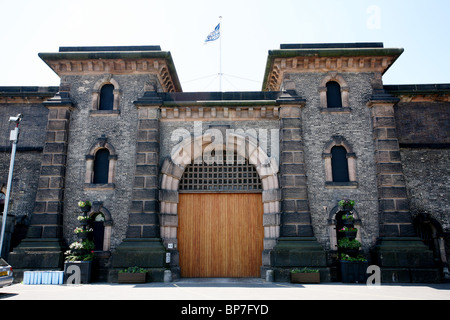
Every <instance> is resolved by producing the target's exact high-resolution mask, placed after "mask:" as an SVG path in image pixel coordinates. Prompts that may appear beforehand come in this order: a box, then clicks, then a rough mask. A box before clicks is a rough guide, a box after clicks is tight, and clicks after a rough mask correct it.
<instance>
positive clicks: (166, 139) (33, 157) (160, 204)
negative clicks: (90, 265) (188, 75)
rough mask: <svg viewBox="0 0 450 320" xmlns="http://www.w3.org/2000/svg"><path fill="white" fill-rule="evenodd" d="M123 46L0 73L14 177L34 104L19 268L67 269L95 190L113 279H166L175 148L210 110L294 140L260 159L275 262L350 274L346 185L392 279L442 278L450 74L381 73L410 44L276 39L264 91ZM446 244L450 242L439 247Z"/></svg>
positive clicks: (368, 247) (217, 124) (173, 229)
mask: <svg viewBox="0 0 450 320" xmlns="http://www.w3.org/2000/svg"><path fill="white" fill-rule="evenodd" d="M113 49H114V48H105V47H89V48H88V47H80V48H62V49H61V50H60V52H58V53H46V54H41V55H40V56H41V58H42V59H43V60H44V61H45V62H46V63H47V64H48V65H49V66H50V68H52V69H53V70H54V71H55V72H56V73H57V74H58V75H59V76H60V77H61V86H60V87H59V88H57V87H50V88H44V87H42V88H41V87H0V115H1V120H2V121H1V122H0V128H2V130H0V138H1V139H2V141H3V142H0V148H1V150H2V151H3V155H4V156H3V161H2V162H3V166H2V167H1V168H0V175H1V177H2V180H3V181H4V182H6V179H7V174H8V163H9V153H10V148H9V141H8V136H9V129H10V128H9V127H8V128H7V126H8V125H7V119H8V117H9V116H12V115H15V114H17V113H23V114H24V120H23V122H22V123H21V129H22V133H21V136H20V142H19V145H18V155H17V159H16V170H15V178H14V185H13V191H12V206H11V210H10V213H12V214H13V215H15V216H16V217H17V218H18V217H26V219H18V220H20V221H26V222H24V224H25V225H26V226H27V229H28V233H27V236H26V238H25V239H23V241H22V242H21V243H20V244H19V245H18V246H17V247H15V248H12V249H13V250H12V252H11V253H10V260H11V263H12V264H13V267H14V268H15V269H16V270H18V271H19V273H20V270H26V269H59V268H61V267H62V261H63V252H64V250H65V248H66V246H67V244H68V243H70V242H71V241H73V240H74V235H73V228H74V227H75V226H76V225H77V224H78V222H77V220H76V217H77V216H78V207H77V202H78V201H79V200H81V199H88V200H91V201H92V202H94V203H95V204H94V206H93V211H92V212H91V213H92V214H94V213H97V212H98V213H102V215H103V216H104V218H105V220H104V225H105V235H106V236H105V242H104V246H103V249H104V250H102V251H99V252H97V253H96V255H97V256H96V259H97V260H98V261H99V265H100V266H101V271H100V273H101V276H100V277H99V279H103V280H105V281H115V280H116V277H117V270H118V269H120V268H124V267H128V266H134V265H139V266H141V267H147V268H149V269H151V270H152V271H151V279H153V280H157V281H162V279H163V274H164V270H165V269H170V270H172V272H173V273H174V275H175V276H176V274H177V273H179V260H178V259H179V257H178V251H177V248H176V245H177V225H178V216H177V204H178V183H179V180H180V179H181V176H182V174H183V172H184V169H185V167H184V166H183V165H180V164H175V163H173V162H172V160H170V155H171V151H172V149H173V147H174V146H175V144H176V143H177V141H174V140H171V138H172V133H173V131H174V130H176V129H182V130H184V131H186V132H190V134H191V135H195V134H198V132H196V128H195V125H198V124H199V123H201V125H202V127H203V129H202V131H201V132H200V135H204V134H205V132H206V130H208V129H211V128H218V130H222V132H225V129H231V130H238V129H244V130H253V129H255V130H258V129H264V130H269V131H270V130H276V131H278V132H279V151H278V150H277V151H275V152H276V154H271V152H272V150H275V149H271V151H270V152H268V153H267V154H265V156H266V157H267V158H263V157H262V158H260V159H259V158H253V159H252V161H254V163H255V166H257V170H258V173H259V174H260V178H261V180H262V185H263V189H264V190H263V191H262V192H263V203H264V228H265V229H264V232H265V237H264V252H263V266H262V267H261V273H262V276H264V274H263V273H264V272H265V271H266V270H270V269H275V276H276V277H278V279H279V280H280V279H286V277H287V275H288V273H287V272H288V270H289V269H290V268H292V267H299V266H310V267H318V268H320V271H321V276H322V279H324V280H327V281H328V280H330V279H331V280H336V278H333V277H332V276H331V274H333V271H332V268H333V267H332V265H333V263H334V262H333V261H335V259H336V256H335V255H336V221H335V219H336V217H335V214H336V212H337V202H338V201H339V200H340V199H344V198H351V199H354V200H355V201H356V203H357V206H356V209H357V215H358V227H359V228H360V235H359V236H360V240H361V242H362V245H363V253H364V254H365V255H366V256H367V257H369V258H370V259H371V261H370V262H371V263H374V264H375V263H376V264H378V265H380V266H381V267H382V269H383V281H387V282H390V281H407V282H409V281H418V280H422V281H424V280H426V281H436V279H437V278H439V275H442V272H443V271H444V272H445V271H447V270H448V268H447V261H448V259H449V258H450V255H449V249H448V242H449V232H450V219H449V217H448V212H449V209H450V208H449V205H448V198H449V194H450V191H449V187H448V186H449V185H450V181H449V179H450V178H449V177H450V172H449V171H448V170H449V169H448V165H449V160H450V159H449V157H450V154H449V149H450V140H449V139H450V138H449V137H450V125H449V120H450V102H449V94H450V89H449V88H450V87H449V86H448V85H433V86H420V85H414V86H402V85H397V86H383V83H382V74H383V73H384V72H385V71H386V70H387V69H388V68H389V67H390V65H391V64H392V63H394V62H395V60H396V59H397V58H398V57H399V56H400V55H401V52H402V51H403V50H400V49H385V48H383V46H382V44H372V45H367V46H366V47H361V46H358V44H345V46H344V45H343V46H342V47H340V46H339V45H337V44H333V45H332V46H327V45H326V44H323V45H320V46H309V45H302V46H296V45H293V46H290V47H289V48H286V47H282V49H281V50H274V51H270V52H269V59H268V65H267V68H266V76H265V80H264V91H262V92H234V93H183V92H181V91H182V90H181V86H180V84H179V80H178V77H177V74H176V70H175V67H174V64H173V61H172V58H171V56H170V53H168V52H162V51H161V50H160V48H159V47H157V46H156V47H133V48H125V47H120V48H116V49H117V50H113ZM327 81H336V82H338V83H339V84H340V86H341V95H342V102H343V103H342V107H341V108H333V109H331V108H327V105H326V82H327ZM105 83H108V84H113V85H114V93H113V94H114V97H113V101H114V102H113V103H114V105H113V107H112V109H111V110H98V108H97V106H98V99H99V94H100V89H101V86H102V85H104V84H105ZM255 132H256V131H255ZM197 138H198V136H197ZM271 143H274V141H272V142H271ZM334 145H336V146H344V147H345V148H346V150H347V159H348V165H349V175H350V177H349V181H348V182H344V183H336V182H333V181H330V177H329V172H330V167H329V163H330V162H329V160H330V158H331V152H330V150H329V149H331V147H332V146H334ZM101 148H106V149H108V150H109V153H110V155H109V161H110V170H109V173H108V174H109V175H108V183H105V184H101V185H99V184H95V183H93V181H92V180H91V177H92V174H93V172H92V170H93V169H92V166H91V165H92V163H93V161H94V159H95V152H96V151H97V150H99V149H101ZM255 159H256V160H255ZM261 159H264V161H266V162H264V165H265V166H266V167H264V166H263V164H262V163H258V161H260V160H261ZM269 160H270V161H269ZM275 160H276V162H277V166H274V163H275ZM267 166H268V167H267ZM267 168H269V169H271V170H273V169H274V168H276V170H277V171H276V172H268V171H267ZM264 170H266V171H264ZM269 171H270V170H269ZM423 214H427V218H426V219H428V220H427V221H429V220H430V219H431V220H432V222H433V226H434V227H433V228H434V229H432V230H434V233H433V235H432V237H433V238H432V239H427V241H429V242H430V243H434V247H433V246H430V248H426V247H425V246H424V245H423V244H422V241H421V240H420V239H419V238H418V237H417V230H419V229H420V228H421V226H420V225H419V224H420V221H419V220H420V219H418V218H417V217H422V216H423ZM421 221H423V220H421ZM441 249H445V250H446V255H445V256H442V255H436V254H438V253H439V252H441V251H442V250H441ZM433 253H434V254H435V255H434V256H433ZM167 254H168V255H167ZM166 259H167V260H166ZM333 259H334V260H333ZM411 259H412V260H411ZM433 259H434V260H436V261H438V262H439V263H438V265H437V268H436V265H434V264H433V263H432V261H434V260H433ZM411 261H414V263H413V264H411ZM430 261H431V263H430ZM330 270H331V273H330ZM418 270H419V271H418ZM420 270H421V271H420ZM424 270H425V271H424ZM436 270H437V271H436Z"/></svg>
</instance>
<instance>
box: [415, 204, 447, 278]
mask: <svg viewBox="0 0 450 320" xmlns="http://www.w3.org/2000/svg"><path fill="white" fill-rule="evenodd" d="M413 224H414V228H415V231H416V233H417V235H418V236H419V237H420V238H421V239H422V242H423V243H424V244H425V245H426V246H428V248H429V249H430V250H431V251H433V254H434V257H435V260H436V263H437V265H439V266H440V267H441V268H442V272H443V274H444V277H445V279H450V272H449V268H448V261H447V250H446V248H445V232H444V230H443V228H442V226H441V224H440V223H439V221H437V220H436V219H435V218H433V216H432V215H431V214H429V213H424V212H421V213H419V214H417V215H415V216H414V218H413Z"/></svg>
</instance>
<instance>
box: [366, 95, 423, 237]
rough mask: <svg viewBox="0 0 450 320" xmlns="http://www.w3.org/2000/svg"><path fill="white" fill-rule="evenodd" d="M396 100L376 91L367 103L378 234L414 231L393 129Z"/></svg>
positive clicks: (412, 233) (389, 234)
mask: <svg viewBox="0 0 450 320" xmlns="http://www.w3.org/2000/svg"><path fill="white" fill-rule="evenodd" d="M396 102H397V99H396V98H393V97H390V96H389V95H386V94H384V93H383V92H378V93H377V92H376V94H375V95H374V96H373V97H372V100H371V101H369V103H368V106H369V107H370V108H371V117H372V124H373V134H374V144H375V160H376V170H377V187H378V199H379V208H380V236H382V237H385V236H394V237H396V236H414V235H415V232H414V228H413V225H412V220H411V214H410V211H409V205H408V197H407V191H406V184H405V178H404V176H403V169H402V164H401V159H400V148H399V143H398V139H397V133H396V126H395V118H394V105H395V103H396Z"/></svg>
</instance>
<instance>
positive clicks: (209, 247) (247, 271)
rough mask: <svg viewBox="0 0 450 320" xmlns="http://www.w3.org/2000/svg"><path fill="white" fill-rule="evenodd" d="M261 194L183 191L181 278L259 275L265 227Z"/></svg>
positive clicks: (180, 242)
mask: <svg viewBox="0 0 450 320" xmlns="http://www.w3.org/2000/svg"><path fill="white" fill-rule="evenodd" d="M262 215H263V207H262V198H261V194H241V193H234V194H204V193H191V194H189V193H186V194H180V201H179V204H178V250H179V253H180V267H181V276H182V277H259V275H260V266H261V264H262V250H263V239H264V229H263V225H262Z"/></svg>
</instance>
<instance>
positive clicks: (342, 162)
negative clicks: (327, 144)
mask: <svg viewBox="0 0 450 320" xmlns="http://www.w3.org/2000/svg"><path fill="white" fill-rule="evenodd" d="M331 170H332V172H333V182H349V181H350V179H349V175H348V162H347V150H345V148H344V147H341V146H335V147H333V148H331Z"/></svg>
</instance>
